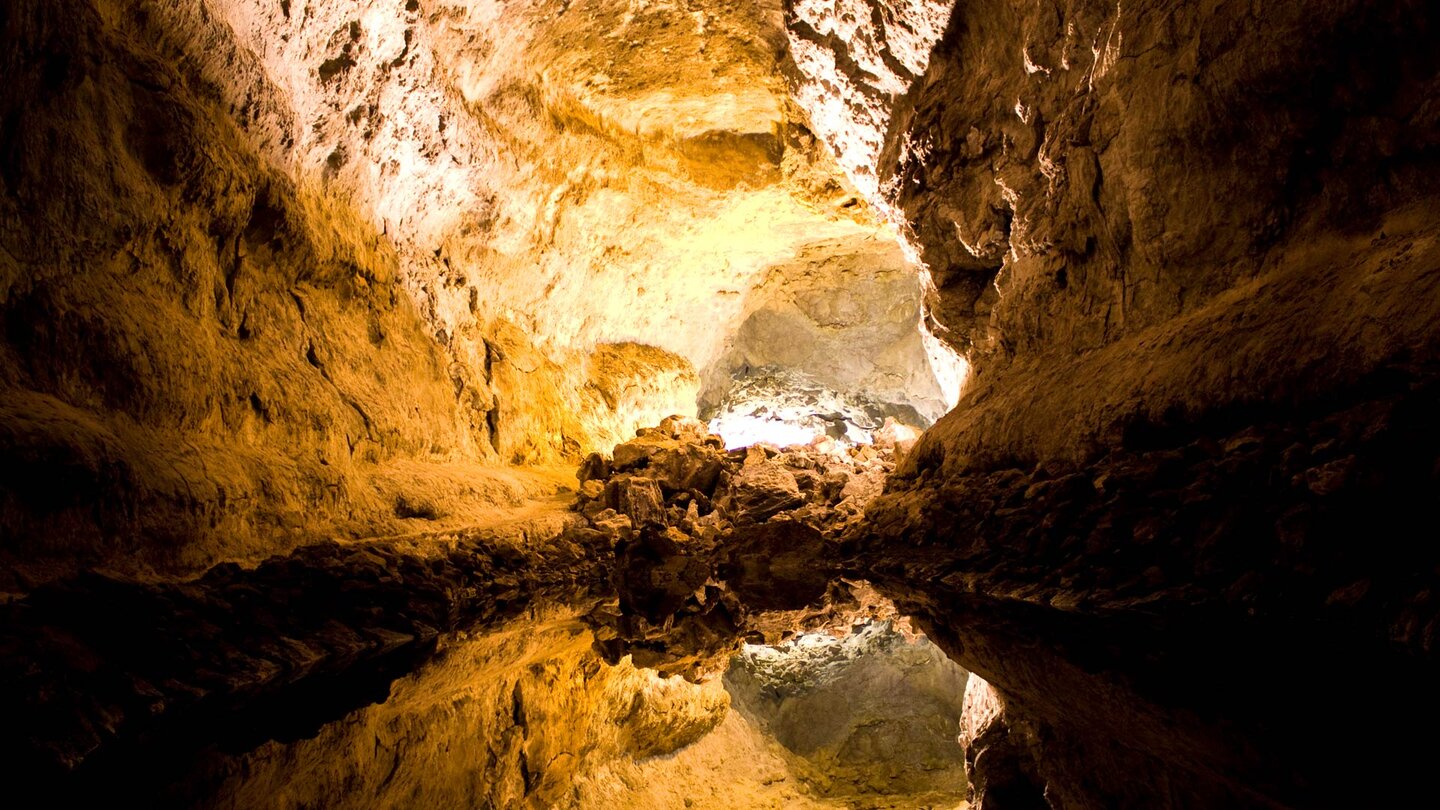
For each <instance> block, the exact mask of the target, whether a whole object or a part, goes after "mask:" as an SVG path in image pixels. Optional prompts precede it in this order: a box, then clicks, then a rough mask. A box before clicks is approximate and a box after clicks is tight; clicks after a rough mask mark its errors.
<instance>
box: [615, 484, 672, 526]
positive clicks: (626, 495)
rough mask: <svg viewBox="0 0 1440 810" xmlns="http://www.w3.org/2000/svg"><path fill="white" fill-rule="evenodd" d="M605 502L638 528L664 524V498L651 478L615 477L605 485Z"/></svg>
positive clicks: (658, 486)
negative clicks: (611, 504)
mask: <svg viewBox="0 0 1440 810" xmlns="http://www.w3.org/2000/svg"><path fill="white" fill-rule="evenodd" d="M605 495H606V500H607V502H609V503H613V504H615V509H617V510H618V511H620V512H621V513H623V514H625V515H626V516H628V517H629V518H630V520H631V522H632V523H634V524H635V525H636V526H638V527H644V526H646V525H649V524H659V525H662V526H663V525H664V524H665V522H666V521H665V497H664V495H662V494H661V492H660V485H659V484H657V483H656V482H655V479H653V478H644V477H640V476H629V475H626V476H617V477H615V478H612V479H610V483H609V484H607V485H606V493H605Z"/></svg>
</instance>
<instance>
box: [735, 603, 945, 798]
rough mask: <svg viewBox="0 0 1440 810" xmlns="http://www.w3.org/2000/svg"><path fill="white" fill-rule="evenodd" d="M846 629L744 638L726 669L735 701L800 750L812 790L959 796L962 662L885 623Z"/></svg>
mask: <svg viewBox="0 0 1440 810" xmlns="http://www.w3.org/2000/svg"><path fill="white" fill-rule="evenodd" d="M848 629H850V630H851V631H852V632H851V634H850V635H849V636H846V637H842V638H836V637H834V636H832V635H829V634H805V635H801V636H799V637H797V638H795V639H792V640H790V641H788V642H786V643H784V644H781V645H777V646H774V647H766V646H758V645H755V646H750V645H747V646H746V647H745V649H744V650H742V652H741V653H740V655H738V656H737V657H736V658H735V660H734V661H733V662H732V663H731V665H730V668H729V669H728V670H726V672H725V689H726V691H728V692H729V693H730V695H731V698H732V701H733V705H734V707H735V709H736V710H737V711H739V712H741V713H743V714H745V715H746V717H747V718H750V719H752V720H753V721H755V722H756V723H757V725H759V726H760V727H761V728H762V729H764V730H765V731H766V732H767V733H768V734H770V735H771V736H773V737H774V738H775V740H776V741H777V742H779V743H780V744H781V745H783V746H784V747H785V748H786V749H788V750H789V751H791V752H792V753H794V754H797V755H799V756H800V757H803V758H804V760H805V761H806V763H807V764H808V765H810V768H809V769H808V771H807V773H806V775H805V776H804V777H802V778H804V779H805V782H806V784H807V785H809V786H810V788H811V789H812V790H814V791H815V792H816V793H817V794H819V795H821V796H826V797H831V798H846V799H849V800H850V801H851V802H853V803H855V804H857V805H858V804H864V803H866V802H870V801H879V800H881V798H882V797H885V798H892V797H893V798H898V797H901V796H911V797H917V798H918V797H923V799H922V800H923V801H924V802H926V803H929V804H930V805H931V806H934V805H943V804H950V805H952V806H953V805H954V804H956V803H958V802H959V801H960V799H961V798H962V797H964V795H965V767H964V761H963V760H964V752H963V749H962V748H961V747H960V745H959V744H958V742H957V740H956V730H957V728H958V727H959V725H958V724H959V720H960V712H961V702H962V697H963V696H964V695H965V692H966V687H965V678H966V673H965V670H963V669H961V668H960V667H959V666H958V665H956V664H955V663H954V662H952V661H950V659H948V658H946V657H945V654H944V653H943V652H941V651H940V650H939V648H937V647H936V646H935V645H933V644H931V643H930V642H929V641H927V640H926V639H924V638H923V637H922V638H916V637H914V636H913V635H912V636H908V637H907V634H906V633H904V632H902V631H901V630H899V629H897V628H895V627H894V626H893V625H891V624H890V623H889V622H871V623H865V624H862V625H859V626H857V627H854V628H848Z"/></svg>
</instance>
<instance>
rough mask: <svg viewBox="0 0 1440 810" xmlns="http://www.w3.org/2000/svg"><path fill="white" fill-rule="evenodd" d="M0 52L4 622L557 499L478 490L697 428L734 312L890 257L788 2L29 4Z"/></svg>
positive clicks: (514, 485)
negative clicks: (758, 288) (787, 23)
mask: <svg viewBox="0 0 1440 810" xmlns="http://www.w3.org/2000/svg"><path fill="white" fill-rule="evenodd" d="M0 36H3V42H4V44H5V48H4V49H3V50H4V54H5V55H4V57H3V58H4V62H3V67H4V73H5V76H6V77H7V80H6V82H5V86H4V88H3V91H0V321H3V327H4V329H3V335H0V337H3V340H0V462H3V464H0V467H3V468H4V469H5V470H6V471H7V472H5V474H4V478H3V480H0V496H3V497H0V526H3V528H4V529H5V532H4V533H5V536H6V541H5V543H4V546H3V548H0V557H3V558H4V560H5V562H6V566H5V568H6V570H5V573H4V575H3V581H0V588H4V589H5V590H7V591H11V592H24V591H26V590H28V589H30V588H31V587H33V586H34V585H35V584H36V583H38V582H43V581H45V580H48V579H50V578H53V577H55V576H61V575H64V574H66V573H69V572H72V571H74V570H75V569H76V568H79V567H84V566H89V565H102V566H106V567H108V568H110V569H111V570H115V571H118V572H120V573H123V574H126V575H130V574H139V573H143V574H149V575H156V576H168V575H174V574H193V573H198V572H199V571H202V570H204V568H205V567H207V566H208V565H211V564H213V563H215V562H218V561H223V560H244V561H249V562H254V561H258V560H259V559H263V558H264V557H265V556H266V555H268V554H272V553H275V552H278V551H283V550H286V549H288V548H292V547H294V546H295V545H297V544H299V543H303V542H309V541H313V540H316V539H319V538H322V537H325V536H331V535H340V536H345V537H360V536H374V535H386V534H395V533H401V532H404V531H407V530H414V529H415V528H417V527H415V526H413V525H411V524H408V523H406V522H405V521H413V520H417V519H418V520H440V521H442V522H444V525H445V526H446V527H449V528H458V527H460V526H463V525H465V524H466V522H467V521H473V520H474V517H473V516H472V515H467V514H465V513H466V512H467V510H470V509H473V508H474V507H475V506H476V505H477V504H481V503H484V504H485V505H487V506H500V507H513V506H515V505H516V504H518V503H520V502H521V501H523V500H525V499H526V498H529V497H533V496H535V495H538V494H548V492H547V490H546V487H545V485H544V483H543V482H537V481H523V480H520V479H519V478H516V477H514V476H499V477H497V476H495V475H491V474H490V473H488V472H487V471H486V470H485V467H486V466H487V465H494V464H495V463H496V462H499V463H504V464H526V465H542V464H548V465H553V464H569V463H573V462H574V461H576V460H578V459H579V458H580V457H581V456H583V455H584V453H586V452H588V451H590V450H593V449H597V448H602V447H608V446H611V445H612V444H613V443H614V442H616V441H618V440H622V439H623V438H625V437H627V436H628V435H630V433H631V431H633V430H634V428H636V427H638V426H639V425H642V424H653V423H654V422H655V421H657V420H658V419H659V418H661V417H662V416H664V415H665V414H668V413H672V412H677V411H678V412H686V413H689V412H693V408H694V404H695V403H694V400H695V396H696V391H695V386H696V384H697V374H699V373H702V372H706V371H708V370H709V369H710V367H711V366H712V365H713V364H714V363H715V362H716V361H717V358H718V357H719V356H720V354H721V353H722V351H723V348H724V346H725V345H726V341H727V339H728V338H729V337H730V336H731V335H732V334H733V333H734V332H735V331H736V329H738V327H739V323H740V319H741V318H742V316H743V314H744V311H743V310H744V302H745V301H746V300H747V293H748V291H749V290H750V288H751V287H753V286H754V285H755V284H757V283H759V282H760V281H762V280H765V279H774V278H776V274H777V273H779V274H780V275H784V273H785V272H788V270H787V268H791V269H793V268H796V267H799V266H803V265H805V264H806V262H809V261H822V262H823V261H824V260H825V255H822V254H828V253H831V252H834V253H837V254H842V255H840V258H839V259H838V260H839V261H842V262H843V261H854V260H855V259H854V256H855V254H856V253H857V251H859V252H860V253H862V254H863V253H864V250H860V249H859V248H856V245H866V244H871V243H877V244H882V245H885V244H888V245H894V244H896V236H895V232H894V231H893V229H890V228H889V227H888V226H885V225H882V224H881V223H879V222H878V220H877V219H876V218H875V217H874V216H873V215H872V214H871V213H870V212H869V209H868V208H867V206H866V205H864V204H862V203H859V202H857V198H856V197H855V195H854V194H853V193H852V192H851V191H850V190H848V189H849V187H848V184H847V182H846V181H845V179H844V177H843V176H842V174H841V172H840V170H839V168H838V167H837V166H836V164H835V163H834V161H833V160H832V159H831V157H830V155H829V152H828V150H827V149H826V148H825V147H824V145H823V144H822V143H820V142H819V141H817V140H816V139H815V138H814V137H813V136H812V135H811V134H810V132H809V130H808V129H807V127H806V125H805V123H804V114H803V113H802V112H801V111H800V110H799V109H798V108H796V107H794V105H793V104H792V102H791V100H790V94H789V89H788V86H787V84H786V82H785V81H784V80H783V78H782V75H781V65H782V62H783V61H784V54H783V50H784V48H783V46H784V42H785V34H784V29H783V15H782V14H781V10H780V7H779V4H778V3H771V2H769V0H760V1H759V2H749V1H748V0H747V2H741V3H704V4H700V5H697V6H695V7H693V8H692V7H691V5H689V4H684V3H647V4H645V5H644V6H632V5H631V4H629V3H625V2H618V1H617V0H593V2H592V1H591V0H586V1H585V2H581V3H579V4H576V3H568V2H567V3H564V4H558V5H557V4H555V3H551V2H547V1H545V0H536V1H535V2H525V3H493V2H489V0H425V1H424V2H419V1H418V0H366V2H360V3H355V2H349V0H344V1H343V2H342V1H341V0H294V1H293V2H292V1H291V0H286V1H285V2H270V1H269V0H263V1H262V0H156V1H155V2H147V3H143V4H135V3H129V2H121V1H120V0H59V2H41V1H40V0H21V1H20V2H16V3H11V4H8V5H7V7H6V9H5V11H4V12H3V14H0ZM737 233H744V234H745V238H744V239H738V240H737V239H736V238H734V235H735V234H737ZM866 250H868V248H867V249H866ZM817 257H818V258H817ZM846 257H849V258H848V259H847V258H846ZM910 267H911V272H912V273H913V272H916V271H915V270H914V269H913V265H911V266H910ZM896 270H897V272H901V273H903V272H904V270H903V265H899V266H897V267H896ZM777 283H779V282H777ZM907 317H912V318H913V320H914V323H912V324H911V326H913V327H914V329H912V330H911V331H912V332H914V333H915V334H919V320H918V313H911V314H910V315H907ZM912 342H913V341H912ZM931 344H933V341H931ZM885 348H886V347H885V346H883V345H880V344H876V345H874V346H867V347H866V348H865V351H866V352H871V353H874V354H877V355H878V354H879V353H881V352H883V351H884V350H885ZM931 348H933V345H931ZM912 354H913V353H912ZM936 356H937V357H938V356H942V355H936ZM907 357H909V356H908V355H907ZM892 360H893V358H892V359H891V360H886V359H880V360H878V362H879V365H882V366H884V365H887V364H888V366H889V368H890V370H891V372H893V373H895V374H901V375H902V376H903V375H905V374H913V375H918V376H916V377H915V379H916V380H923V379H924V377H925V375H926V374H927V372H926V371H925V369H924V368H922V367H921V366H915V367H912V368H902V367H901V366H904V365H905V364H907V363H911V362H912V361H914V362H918V363H921V365H923V363H924V362H925V358H924V357H922V356H919V355H915V356H913V357H909V359H900V360H894V362H892ZM897 363H899V365H897ZM933 387H934V385H933V382H932V383H930V384H929V386H928V387H926V386H925V385H921V386H920V389H924V390H923V391H922V390H919V389H917V394H916V396H917V397H921V398H926V397H928V398H932V399H933V396H932V395H933V391H932V390H931V389H933ZM416 480H419V481H423V482H424V486H422V487H419V488H418V489H429V490H433V491H434V494H432V495H430V496H428V499H429V501H430V502H431V504H432V505H433V506H434V507H435V508H434V509H429V508H425V509H420V510H416V509H412V508H410V506H408V505H407V504H410V503H412V502H413V501H414V500H415V498H416V495H415V490H416V489H417V487H413V486H409V485H408V483H409V482H411V481H416ZM432 515H433V517H432ZM430 528H435V527H434V526H432V527H430Z"/></svg>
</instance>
